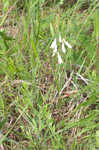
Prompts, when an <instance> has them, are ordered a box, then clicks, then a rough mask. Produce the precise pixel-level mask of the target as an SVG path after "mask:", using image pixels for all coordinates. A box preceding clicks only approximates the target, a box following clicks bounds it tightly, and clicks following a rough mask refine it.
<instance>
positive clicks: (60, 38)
mask: <svg viewBox="0 0 99 150" xmlns="http://www.w3.org/2000/svg"><path fill="white" fill-rule="evenodd" d="M59 42H60V43H62V37H61V34H60V33H59Z"/></svg>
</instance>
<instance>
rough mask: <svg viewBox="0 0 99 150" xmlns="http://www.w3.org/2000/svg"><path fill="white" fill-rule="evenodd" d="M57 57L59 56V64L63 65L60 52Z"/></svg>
mask: <svg viewBox="0 0 99 150" xmlns="http://www.w3.org/2000/svg"><path fill="white" fill-rule="evenodd" d="M57 56H58V64H62V63H63V60H62V58H61V56H60V54H59V52H57Z"/></svg>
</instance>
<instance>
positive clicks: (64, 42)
mask: <svg viewBox="0 0 99 150" xmlns="http://www.w3.org/2000/svg"><path fill="white" fill-rule="evenodd" d="M58 41H59V42H60V43H61V48H62V52H63V53H65V52H66V48H65V45H66V46H67V47H68V48H70V49H71V48H72V46H71V45H70V44H69V43H68V42H67V41H65V39H64V38H63V39H62V37H61V34H60V33H59V39H58ZM50 48H52V49H53V55H52V56H55V54H57V57H58V64H62V63H63V60H62V57H61V55H60V54H59V52H58V48H57V40H56V38H55V39H54V41H53V42H52V44H51V46H50Z"/></svg>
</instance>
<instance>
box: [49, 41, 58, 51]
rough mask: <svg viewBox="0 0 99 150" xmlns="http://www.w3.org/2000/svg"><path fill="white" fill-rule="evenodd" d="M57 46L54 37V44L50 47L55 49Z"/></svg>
mask: <svg viewBox="0 0 99 150" xmlns="http://www.w3.org/2000/svg"><path fill="white" fill-rule="evenodd" d="M56 47H57V44H56V39H54V41H53V42H52V44H51V47H50V48H53V49H55V48H56Z"/></svg>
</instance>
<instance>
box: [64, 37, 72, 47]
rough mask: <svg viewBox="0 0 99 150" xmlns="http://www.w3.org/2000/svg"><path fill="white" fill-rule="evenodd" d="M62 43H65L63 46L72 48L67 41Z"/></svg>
mask: <svg viewBox="0 0 99 150" xmlns="http://www.w3.org/2000/svg"><path fill="white" fill-rule="evenodd" d="M63 42H64V43H65V45H66V46H67V47H68V48H70V49H71V48H72V46H71V45H70V44H69V43H68V42H67V41H65V39H63Z"/></svg>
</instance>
